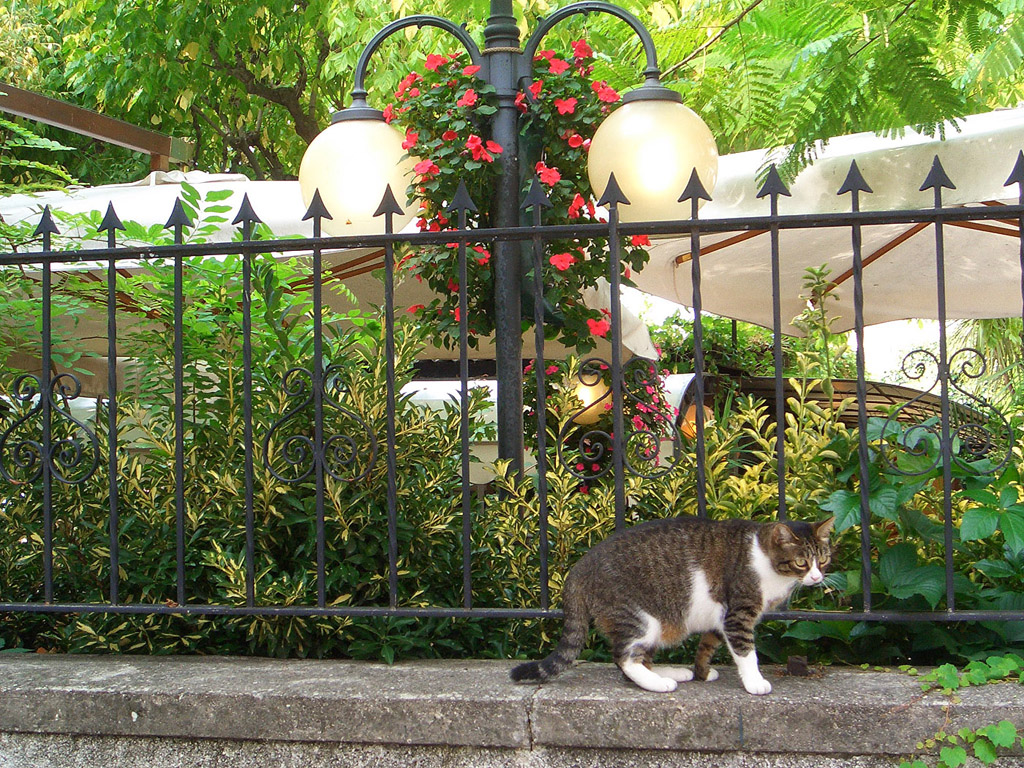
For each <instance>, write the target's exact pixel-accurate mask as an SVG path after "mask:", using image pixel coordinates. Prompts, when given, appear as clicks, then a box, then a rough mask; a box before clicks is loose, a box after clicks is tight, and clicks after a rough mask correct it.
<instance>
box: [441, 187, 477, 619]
mask: <svg viewBox="0 0 1024 768" xmlns="http://www.w3.org/2000/svg"><path fill="white" fill-rule="evenodd" d="M475 210H476V205H475V204H474V203H473V201H472V200H471V199H470V197H469V192H468V191H467V190H466V185H465V183H463V182H460V183H459V187H458V191H456V193H455V197H454V198H453V199H452V203H451V205H450V206H449V207H448V211H449V212H451V211H455V212H457V214H458V224H459V230H460V231H461V232H465V231H466V229H467V216H468V214H469V211H475ZM466 246H467V243H466V241H465V240H459V245H458V259H459V316H458V318H457V320H458V323H459V437H460V443H461V449H460V450H461V453H460V458H461V465H462V499H461V501H462V607H463V608H472V607H473V578H472V572H473V559H472V544H473V518H472V515H471V509H470V483H469V458H470V456H469V438H470V434H469V263H468V261H467V257H466Z"/></svg>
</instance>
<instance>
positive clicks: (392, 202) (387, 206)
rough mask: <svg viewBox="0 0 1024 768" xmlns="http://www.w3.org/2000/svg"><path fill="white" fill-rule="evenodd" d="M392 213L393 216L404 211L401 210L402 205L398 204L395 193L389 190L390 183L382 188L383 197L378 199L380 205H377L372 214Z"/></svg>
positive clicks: (383, 214)
mask: <svg viewBox="0 0 1024 768" xmlns="http://www.w3.org/2000/svg"><path fill="white" fill-rule="evenodd" d="M389 213H391V214H394V215H395V216H401V215H402V214H403V213H405V211H404V210H402V206H400V205H399V204H398V201H397V200H396V199H395V193H394V192H393V191H392V190H391V185H390V184H388V185H387V187H386V188H385V189H384V197H382V198H381V200H380V205H378V206H377V210H376V211H374V212H373V215H374V216H385V215H387V214H389Z"/></svg>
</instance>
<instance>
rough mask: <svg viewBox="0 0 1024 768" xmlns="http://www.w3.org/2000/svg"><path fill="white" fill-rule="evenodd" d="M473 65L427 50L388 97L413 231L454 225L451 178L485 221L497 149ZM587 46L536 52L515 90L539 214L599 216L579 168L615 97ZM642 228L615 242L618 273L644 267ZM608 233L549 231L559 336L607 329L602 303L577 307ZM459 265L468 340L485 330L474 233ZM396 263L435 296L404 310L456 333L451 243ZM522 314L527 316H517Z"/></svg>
mask: <svg viewBox="0 0 1024 768" xmlns="http://www.w3.org/2000/svg"><path fill="white" fill-rule="evenodd" d="M478 70H479V67H476V66H474V65H469V66H466V65H465V64H464V61H463V60H462V58H461V57H460V56H459V55H457V54H456V55H449V56H439V55H429V56H427V58H426V61H425V62H424V71H423V72H422V73H420V72H412V73H410V74H409V75H408V76H407V77H405V78H404V79H403V80H402V81H401V83H400V84H399V88H398V90H397V91H396V93H395V102H394V103H393V104H390V105H388V107H387V108H386V109H385V118H386V119H388V120H389V121H392V120H393V121H394V122H395V123H396V124H397V125H399V126H401V127H403V128H404V129H405V135H406V139H405V144H404V146H405V148H406V149H407V150H408V151H409V153H410V154H411V155H413V156H415V157H417V158H419V161H418V162H417V164H416V166H415V170H414V174H415V175H414V178H413V179H412V182H411V184H410V189H409V193H410V197H411V198H412V199H414V200H417V201H418V204H419V218H418V219H417V225H418V226H419V228H420V229H421V230H423V231H444V230H447V229H455V228H456V226H457V224H456V222H454V221H452V220H451V219H452V217H451V215H450V214H449V213H448V212H447V210H446V207H447V205H448V204H449V201H451V200H452V199H453V197H454V195H455V192H456V189H457V188H458V185H459V182H460V181H464V182H465V183H466V187H467V190H468V192H469V194H470V197H471V198H472V199H473V201H474V202H475V204H476V205H477V207H478V209H479V210H478V211H477V212H473V213H471V214H470V217H469V225H470V226H474V227H489V226H492V221H491V213H490V208H491V202H492V196H493V190H494V188H495V186H496V184H495V182H496V179H497V177H498V176H499V175H500V173H501V168H500V164H499V163H498V162H497V160H498V158H499V156H500V155H501V154H502V153H503V152H504V151H505V148H504V147H501V146H500V145H498V144H497V143H496V142H495V141H494V140H493V138H492V137H491V136H490V135H489V134H488V128H487V120H486V118H488V117H489V116H490V115H493V114H494V113H495V112H496V111H497V107H496V106H495V101H496V99H495V94H494V89H493V87H492V86H489V85H487V84H485V83H484V82H483V81H481V80H480V79H479V78H478V77H477V72H478ZM592 73H593V52H592V51H591V49H590V46H589V45H587V43H586V42H585V41H583V40H579V41H576V42H575V43H573V45H572V54H571V55H570V56H569V57H565V58H562V57H559V56H557V55H556V54H555V52H554V51H540V52H538V54H537V55H536V57H535V79H534V81H533V83H532V84H530V85H529V87H527V88H526V89H525V90H524V91H521V92H520V93H519V94H518V95H517V97H516V105H517V107H518V108H519V110H520V112H521V114H522V119H521V122H520V127H521V136H522V138H521V159H520V164H521V176H522V179H521V191H522V192H523V194H525V192H526V190H527V188H528V187H529V184H530V182H531V179H532V178H533V176H536V177H537V178H538V179H539V180H540V183H541V184H542V185H543V186H544V190H545V192H546V193H547V195H548V198H549V199H550V201H551V203H552V208H551V209H548V210H547V211H545V214H544V223H545V224H572V223H573V222H580V223H591V222H596V221H602V220H604V218H603V216H602V214H601V212H600V211H598V210H597V209H596V207H595V204H594V199H595V193H599V192H600V191H601V190H593V189H591V187H590V182H589V180H588V178H587V173H586V160H587V152H588V151H589V149H590V140H591V138H592V136H593V134H594V131H595V130H596V129H597V126H598V124H599V123H600V122H601V120H602V119H603V118H604V116H605V115H607V114H608V112H610V111H611V110H612V109H613V108H614V105H615V104H616V103H617V102H618V101H619V94H618V93H617V92H616V91H615V90H614V89H613V88H611V87H610V86H609V85H608V84H607V83H606V82H604V81H601V80H597V81H594V80H592V79H591V75H592ZM648 244H649V242H648V241H647V239H646V237H642V236H641V237H634V238H629V239H626V240H625V241H624V243H623V245H624V246H625V248H624V251H623V258H622V262H623V270H624V274H623V276H622V277H623V278H624V279H625V280H627V281H628V278H629V274H630V270H631V269H636V268H639V267H640V266H642V264H643V263H644V262H645V261H646V259H647V253H646V251H644V250H643V248H642V247H641V246H643V245H648ZM606 245H607V244H606V242H604V241H601V240H586V239H578V238H570V239H565V240H557V241H549V242H548V243H547V244H546V248H547V250H546V252H545V254H544V260H543V276H542V279H543V284H544V296H543V301H544V304H545V307H546V312H547V315H548V318H549V319H550V320H551V321H553V322H549V323H548V327H549V328H550V329H551V330H550V331H549V333H548V335H549V336H550V337H557V338H558V339H559V340H560V341H561V342H562V343H564V344H565V345H566V346H569V347H573V348H576V349H578V350H580V351H582V352H585V351H589V350H590V349H592V348H593V347H594V344H595V342H596V339H597V338H600V337H605V336H608V334H609V332H610V329H611V324H610V318H609V316H608V313H607V310H603V311H602V310H598V309H592V308H589V307H587V306H586V305H585V304H584V302H583V292H584V290H585V289H586V288H589V287H593V286H594V285H595V284H596V283H597V281H598V279H599V278H602V277H605V278H607V276H608V263H607V258H606ZM522 248H523V250H522V258H523V263H524V269H523V272H524V274H526V275H531V274H532V270H533V257H532V251H531V250H530V245H529V244H524V245H523V246H522ZM470 255H471V257H472V258H470V259H469V265H468V266H469V270H468V286H467V292H468V299H469V302H468V314H469V316H468V318H467V323H468V327H469V332H470V343H471V344H473V345H474V346H475V345H476V344H477V343H478V339H479V337H480V336H484V335H487V334H489V333H491V332H492V331H493V330H494V323H493V312H492V308H493V303H494V302H493V297H494V281H493V271H492V264H491V251H490V249H489V248H488V247H487V246H486V244H484V243H479V244H476V245H474V246H471V251H470ZM401 264H402V266H403V267H404V268H405V269H406V270H407V271H408V273H409V274H411V275H412V276H413V277H415V278H416V279H419V280H424V281H426V282H427V284H428V285H429V286H430V287H431V288H432V289H433V290H434V291H435V292H436V293H437V294H438V298H435V299H434V300H433V301H432V302H431V303H430V304H429V305H425V306H423V305H421V306H416V307H412V308H410V309H411V310H412V311H415V312H416V313H418V314H419V316H420V317H421V318H423V319H424V320H427V321H429V324H430V325H431V327H433V328H434V329H435V337H436V339H437V340H439V341H440V342H441V343H444V344H447V345H454V344H455V343H456V340H457V339H458V324H459V308H458V291H459V285H458V247H457V244H456V243H448V244H446V245H437V246H421V247H418V248H416V249H415V250H410V251H408V252H407V253H405V254H404V255H403V257H402V261H401ZM524 320H525V321H526V322H528V320H529V318H524Z"/></svg>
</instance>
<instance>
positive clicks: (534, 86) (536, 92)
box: [526, 80, 544, 99]
mask: <svg viewBox="0 0 1024 768" xmlns="http://www.w3.org/2000/svg"><path fill="white" fill-rule="evenodd" d="M543 87H544V81H543V80H534V81H533V82H532V83H530V85H529V87H528V88H527V89H526V90H528V91H529V92H530V93H532V94H533V98H535V99H536V98H537V97H538V96H540V89H541V88H543Z"/></svg>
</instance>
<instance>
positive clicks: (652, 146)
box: [587, 88, 718, 221]
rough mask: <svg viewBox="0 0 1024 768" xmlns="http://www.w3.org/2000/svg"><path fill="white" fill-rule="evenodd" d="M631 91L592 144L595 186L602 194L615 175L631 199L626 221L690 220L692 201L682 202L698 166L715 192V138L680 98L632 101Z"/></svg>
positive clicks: (707, 186) (591, 173)
mask: <svg viewBox="0 0 1024 768" xmlns="http://www.w3.org/2000/svg"><path fill="white" fill-rule="evenodd" d="M642 90H643V89H642V88H641V89H638V90H637V91H634V92H633V93H638V92H639V91H642ZM629 95H630V94H627V96H626V98H624V99H623V101H624V103H623V105H622V106H621V107H619V108H618V109H617V110H615V111H614V112H612V113H611V114H610V115H609V116H608V117H607V118H606V119H605V121H604V122H603V123H601V125H600V126H599V127H598V129H597V132H596V133H595V134H594V138H593V140H592V141H591V143H590V157H589V161H588V167H587V173H588V175H589V177H590V185H591V187H593V189H594V191H595V192H596V193H597V194H598V195H600V194H601V192H603V191H604V188H605V187H606V186H607V185H608V177H609V176H610V175H611V174H612V173H614V174H615V180H616V181H617V182H618V184H619V187H620V188H621V189H622V192H623V194H625V196H626V198H628V200H629V202H630V204H629V205H623V206H622V207H620V208H619V217H620V219H621V220H622V221H670V220H676V219H688V218H690V211H691V203H690V201H686V202H684V203H680V202H678V200H679V196H680V195H681V194H682V192H683V190H684V189H685V188H686V184H687V182H688V181H689V180H690V175H691V174H692V172H693V169H694V168H696V169H697V175H698V176H699V177H700V180H701V183H702V184H703V185H704V188H705V190H707V192H708V193H709V194H710V193H711V191H712V190H713V189H714V186H715V181H716V180H717V178H718V147H717V146H716V145H715V138H714V136H712V135H711V130H710V129H709V128H708V127H707V125H705V123H704V121H703V120H701V119H700V117H699V116H698V115H697V113H696V112H694V111H693V110H692V109H690V108H689V107H687V106H685V105H683V104H682V103H680V102H679V101H676V100H674V99H666V98H655V99H645V98H642V97H640V98H636V99H634V100H632V101H630V100H629V99H628V97H629ZM702 202H703V201H702Z"/></svg>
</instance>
